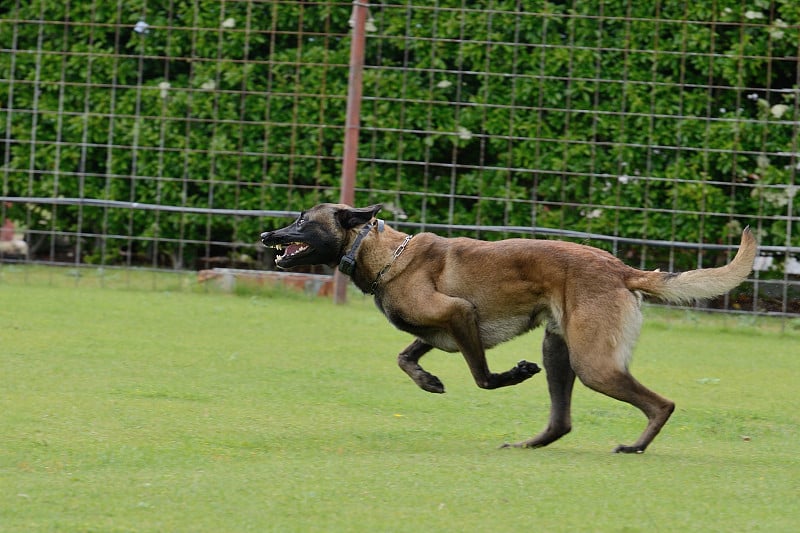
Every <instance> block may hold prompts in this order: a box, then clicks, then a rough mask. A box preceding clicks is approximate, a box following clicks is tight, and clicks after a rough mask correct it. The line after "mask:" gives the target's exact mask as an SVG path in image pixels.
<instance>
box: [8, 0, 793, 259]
mask: <svg viewBox="0 0 800 533" xmlns="http://www.w3.org/2000/svg"><path fill="white" fill-rule="evenodd" d="M517 4H518V2H516V1H511V0H497V1H495V2H494V3H493V4H492V6H493V7H492V9H491V10H486V11H481V10H477V9H471V8H468V9H463V8H462V2H460V1H456V0H441V1H440V2H438V3H437V6H438V7H437V8H436V9H434V8H432V7H431V6H429V5H428V4H427V3H424V4H420V5H418V6H416V5H415V6H413V7H407V6H406V5H405V4H403V5H393V4H380V5H377V4H376V5H373V6H372V8H371V14H372V16H373V17H374V19H375V20H374V24H375V26H376V30H377V31H375V32H372V33H370V34H369V36H368V41H367V65H368V68H367V69H366V71H365V74H364V80H365V82H364V83H365V86H364V95H365V100H364V102H363V108H362V125H363V130H362V137H361V150H360V155H361V157H362V161H361V164H360V171H359V178H358V182H357V185H358V190H357V202H358V203H365V202H370V201H387V202H392V203H393V204H394V205H395V206H397V207H399V208H402V209H403V210H404V211H405V213H407V215H408V216H409V218H410V219H411V220H415V221H422V222H429V223H433V222H437V223H441V222H446V223H450V224H470V225H472V224H477V225H498V226H503V225H510V226H522V227H530V226H532V225H535V226H541V227H561V228H565V229H570V230H578V231H590V232H595V233H603V234H609V235H622V236H629V237H644V238H651V239H664V240H679V241H698V240H702V241H704V242H710V243H725V242H730V241H732V240H735V238H736V235H735V234H736V233H737V232H738V230H739V228H740V225H741V224H745V223H749V224H752V225H757V226H759V227H760V229H761V230H762V233H763V234H762V235H761V238H762V240H763V242H764V243H765V244H773V245H784V244H786V243H787V230H788V229H789V227H790V217H796V216H797V215H798V207H797V202H793V197H792V195H793V194H794V192H795V191H796V188H792V187H788V186H789V185H791V184H794V183H796V177H795V175H796V171H797V162H796V155H792V154H794V153H795V152H796V151H797V150H796V147H793V144H792V143H793V142H795V141H793V139H795V138H796V137H797V133H798V132H797V95H798V87H797V85H796V84H797V77H796V72H797V68H798V65H797V57H796V54H797V45H796V43H797V42H798V39H800V35H799V34H798V24H800V7H798V5H797V3H796V2H794V1H791V0H776V1H773V2H766V1H764V0H757V1H756V2H754V4H753V6H752V7H750V8H749V9H747V8H745V7H743V6H742V4H741V3H740V2H734V1H733V0H720V1H718V2H716V3H715V4H714V6H713V7H710V6H708V5H706V4H704V3H702V2H696V3H689V4H687V3H686V2H677V1H673V0H667V1H664V2H660V3H658V5H657V8H654V7H653V6H652V5H651V4H646V5H645V4H642V5H639V4H637V5H631V3H630V2H627V1H622V0H609V1H606V2H604V3H603V4H602V11H600V12H598V11H597V10H598V7H597V6H596V5H595V4H593V3H578V4H575V3H573V2H535V3H529V4H531V5H528V4H526V9H528V10H529V11H528V12H527V13H518V12H516V11H515V10H516V9H517ZM169 7H170V5H167V4H165V5H158V6H156V5H153V4H152V3H145V2H143V1H142V0H136V1H131V2H125V3H123V4H114V3H102V2H100V3H96V2H95V3H89V4H80V3H79V4H78V5H74V4H73V3H53V2H45V1H44V0H32V1H31V2H25V3H20V2H14V1H11V0H0V12H2V13H4V15H2V16H3V18H4V19H5V20H4V23H3V24H0V42H3V43H9V44H5V45H4V46H6V47H8V48H9V49H10V50H11V51H10V53H9V52H7V53H4V54H2V55H0V77H2V79H3V82H2V83H0V102H3V108H2V111H0V138H2V139H3V140H4V141H5V142H2V143H0V157H2V160H3V162H4V167H3V171H2V176H3V177H2V179H3V194H4V195H8V196H36V197H48V198H59V197H65V198H94V199H105V200H115V201H123V202H139V203H142V204H154V205H161V206H180V207H183V208H186V210H187V211H186V212H183V213H181V212H173V211H143V210H138V211H137V210H128V209H117V208H109V207H106V208H102V207H89V206H80V205H72V206H63V205H62V206H47V205H38V206H32V205H21V204H14V206H13V207H11V208H10V213H9V214H8V216H10V217H12V218H17V219H19V220H23V221H25V223H26V224H28V225H29V226H30V227H29V228H28V229H29V230H30V231H32V232H34V233H36V232H39V233H40V234H42V235H49V236H52V235H60V236H63V237H65V238H66V239H67V240H69V241H70V242H76V241H78V240H79V239H80V240H81V242H82V247H81V253H82V254H83V257H82V258H81V259H82V260H86V261H99V262H109V261H111V262H113V261H116V260H122V258H123V257H127V258H129V260H130V258H131V257H134V256H137V257H138V256H142V255H145V256H148V257H151V258H152V260H154V261H156V262H161V261H162V259H161V258H160V257H159V254H162V255H166V256H169V257H170V261H171V264H173V265H175V266H177V267H183V266H186V265H189V264H191V263H192V261H194V260H195V259H196V258H198V257H202V256H208V255H213V254H214V253H226V251H227V250H228V249H229V248H230V247H231V246H233V247H234V248H236V247H237V246H240V245H250V244H251V243H252V242H253V241H254V240H255V236H256V235H257V234H258V233H259V232H260V231H262V230H263V229H265V226H266V227H270V226H274V225H280V224H282V223H283V222H284V221H283V220H270V219H264V220H259V219H256V218H253V217H234V216H219V215H213V214H208V213H205V212H202V209H205V208H212V209H214V208H224V209H233V208H238V209H273V210H298V209H302V208H303V207H306V206H308V205H309V204H312V203H315V202H318V201H331V200H337V199H338V184H339V174H340V159H341V155H342V144H343V136H344V127H343V126H344V123H345V107H346V95H347V78H348V72H347V63H348V58H349V46H350V39H349V28H348V24H347V21H348V18H349V17H350V10H351V8H352V6H351V4H344V3H342V4H338V3H329V4H326V3H302V2H293V1H292V2H289V1H287V2H270V3H266V4H262V3H247V2H219V1H218V0H197V1H195V2H193V3H187V2H177V3H173V4H171V7H172V11H169ZM140 21H142V22H145V23H146V25H147V26H142V25H141V24H140V25H139V26H137V22H140ZM135 28H139V30H140V31H136V30H135ZM454 233H458V232H454ZM462 233H463V232H462ZM466 233H469V234H477V235H479V236H481V237H485V238H496V237H499V236H503V235H504V234H494V233H490V232H466ZM791 239H792V241H791V244H792V245H795V246H796V245H798V244H800V231H794V232H793V233H792V235H791ZM220 250H221V252H220ZM137 254H138V255H137ZM712 260H713V258H712Z"/></svg>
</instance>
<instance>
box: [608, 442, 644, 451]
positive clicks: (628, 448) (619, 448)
mask: <svg viewBox="0 0 800 533" xmlns="http://www.w3.org/2000/svg"><path fill="white" fill-rule="evenodd" d="M614 453H644V448H642V447H641V446H625V445H624V444H620V445H619V446H617V447H616V448H614Z"/></svg>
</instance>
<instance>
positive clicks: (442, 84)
mask: <svg viewBox="0 0 800 533" xmlns="http://www.w3.org/2000/svg"><path fill="white" fill-rule="evenodd" d="M451 85H453V82H451V81H447V80H442V81H440V82H439V83H437V84H436V86H437V87H438V88H440V89H447V88H448V87H450V86H451Z"/></svg>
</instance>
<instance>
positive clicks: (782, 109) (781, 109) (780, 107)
mask: <svg viewBox="0 0 800 533" xmlns="http://www.w3.org/2000/svg"><path fill="white" fill-rule="evenodd" d="M788 110H789V106H788V105H784V104H775V105H774V106H772V107H771V108H770V110H769V112H770V113H772V116H773V117H775V118H781V117H782V116H783V114H784V113H786V112H787V111H788Z"/></svg>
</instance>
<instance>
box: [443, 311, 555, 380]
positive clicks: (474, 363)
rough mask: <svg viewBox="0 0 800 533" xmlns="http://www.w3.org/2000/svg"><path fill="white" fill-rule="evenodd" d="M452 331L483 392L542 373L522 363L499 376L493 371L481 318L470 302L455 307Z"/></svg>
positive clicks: (533, 365) (451, 319)
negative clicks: (479, 318) (488, 360)
mask: <svg viewBox="0 0 800 533" xmlns="http://www.w3.org/2000/svg"><path fill="white" fill-rule="evenodd" d="M450 329H451V331H452V335H453V338H454V339H455V341H456V343H457V344H458V347H459V349H460V351H461V354H462V355H463V356H464V359H465V360H466V361H467V366H469V370H470V372H472V377H473V379H475V383H476V384H477V385H478V387H480V388H482V389H498V388H500V387H508V386H511V385H516V384H518V383H522V382H523V381H525V380H526V379H528V378H530V377H531V376H533V375H534V374H537V373H539V372H540V371H541V368H539V365H537V364H536V363H529V362H528V361H524V360H523V361H520V362H519V363H517V365H516V366H515V367H513V368H512V369H510V370H506V371H505V372H501V373H499V374H495V373H493V372H490V371H489V365H488V364H487V362H486V351H485V350H484V348H483V342H482V341H481V337H480V328H479V326H478V315H477V312H476V311H475V308H474V307H473V306H472V304H470V303H469V302H466V301H463V300H462V301H460V302H458V303H457V304H455V305H453V306H452V307H451V315H450Z"/></svg>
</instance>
